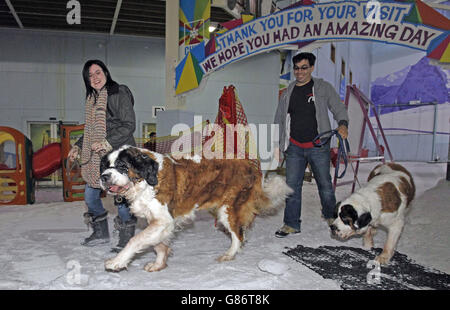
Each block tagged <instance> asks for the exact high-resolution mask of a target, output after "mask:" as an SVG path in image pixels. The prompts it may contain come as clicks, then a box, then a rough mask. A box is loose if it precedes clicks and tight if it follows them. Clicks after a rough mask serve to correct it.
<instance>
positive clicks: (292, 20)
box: [175, 1, 450, 94]
mask: <svg viewBox="0 0 450 310" xmlns="http://www.w3.org/2000/svg"><path fill="white" fill-rule="evenodd" d="M374 2H375V4H377V5H373V3H374ZM418 2H420V1H418ZM423 5H424V4H423V3H421V2H420V5H419V4H417V3H415V2H412V3H411V2H381V3H380V2H376V1H370V2H353V1H342V2H331V3H319V4H313V5H307V6H299V7H294V8H291V9H287V10H283V11H279V12H276V13H274V14H271V15H267V16H264V17H261V18H258V19H255V20H251V21H249V22H247V23H244V24H242V25H240V26H238V27H236V28H233V29H231V30H229V31H227V32H225V33H223V34H220V35H218V36H216V37H214V38H213V39H211V41H212V40H214V42H213V43H214V50H213V51H211V49H210V48H208V49H205V46H206V45H205V42H202V44H199V45H198V46H197V47H196V48H194V49H193V50H191V51H190V53H188V54H187V55H186V57H185V58H184V59H183V60H182V61H181V62H180V63H179V65H178V66H177V68H176V86H175V87H176V90H175V91H176V94H180V93H183V92H186V91H189V90H192V89H194V88H196V87H198V84H199V83H200V82H201V79H202V78H203V76H204V75H208V74H211V73H212V72H214V71H216V70H218V69H220V68H223V67H225V66H226V65H228V64H230V63H233V62H235V61H237V60H240V59H244V58H246V57H249V56H252V55H256V54H259V53H262V52H265V51H269V50H273V49H278V48H283V47H285V46H288V45H292V44H295V43H299V42H305V41H315V40H338V39H347V40H370V41H378V42H385V43H390V44H397V45H402V46H406V47H410V48H414V49H418V50H421V51H427V52H428V54H430V53H432V52H433V51H434V50H435V49H436V48H438V47H440V48H441V49H442V44H445V42H447V45H448V36H449V33H450V31H449V30H450V22H449V20H448V19H447V18H446V17H444V16H443V15H441V14H440V13H438V12H437V11H435V10H433V9H431V8H430V9H431V11H429V10H424V9H422V10H420V7H423ZM427 8H429V7H427ZM430 24H431V26H430ZM208 46H211V44H210V42H208ZM445 48H447V46H445ZM205 50H206V52H205ZM444 50H445V49H444ZM442 54H443V53H441V55H442ZM444 54H445V53H444ZM446 58H449V57H446ZM446 58H444V59H440V61H446V62H450V59H446ZM193 79H195V81H193Z"/></svg>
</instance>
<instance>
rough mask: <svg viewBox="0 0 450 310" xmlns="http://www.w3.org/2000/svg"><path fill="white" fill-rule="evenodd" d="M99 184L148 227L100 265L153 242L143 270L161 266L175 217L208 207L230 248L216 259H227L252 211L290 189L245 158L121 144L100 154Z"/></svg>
mask: <svg viewBox="0 0 450 310" xmlns="http://www.w3.org/2000/svg"><path fill="white" fill-rule="evenodd" d="M101 186H102V188H103V189H105V190H108V192H109V193H111V194H119V195H121V196H123V197H125V198H126V199H127V201H128V202H129V205H130V210H131V212H132V213H133V214H135V215H136V216H139V217H143V218H145V219H146V220H147V222H148V226H147V228H146V229H144V230H143V231H141V232H140V233H139V234H137V235H136V236H134V237H133V238H132V239H130V241H129V242H128V244H127V245H126V247H125V248H124V249H123V250H122V251H121V252H120V253H119V254H118V255H117V256H116V257H114V258H112V259H110V260H107V261H106V262H105V269H106V270H109V271H119V270H121V269H123V268H126V267H127V265H128V264H129V262H130V261H131V259H132V258H133V256H134V255H135V254H136V253H139V252H141V251H143V250H144V249H146V248H148V247H150V246H153V247H154V250H155V251H156V261H155V262H153V263H149V264H147V265H146V266H145V270H147V271H158V270H161V269H163V268H165V267H166V261H167V257H168V254H169V252H170V249H169V240H170V238H171V237H172V235H173V232H174V230H175V228H176V226H177V224H178V223H179V222H183V221H184V220H186V219H192V218H193V216H194V213H195V211H196V210H200V209H208V210H209V211H210V212H211V213H212V214H213V215H214V216H215V217H216V219H217V220H218V221H219V222H220V223H221V224H223V226H224V227H225V229H226V230H227V231H228V232H229V233H230V235H231V240H232V241H231V247H230V248H229V249H228V251H226V252H225V254H224V255H222V256H221V257H219V258H218V260H219V261H228V260H232V259H233V258H234V257H235V255H236V253H237V251H238V250H239V249H240V247H241V245H242V242H243V241H244V232H245V230H246V229H247V228H249V227H250V225H251V223H252V222H253V220H254V218H255V216H256V215H258V214H263V213H265V212H267V211H269V210H273V209H274V208H275V207H277V206H279V205H282V204H283V202H284V199H285V198H286V196H287V195H288V194H290V193H291V191H292V190H291V189H290V188H289V187H288V186H287V184H286V183H285V181H284V180H283V179H281V178H280V177H275V178H271V179H270V180H266V181H265V182H264V183H263V181H262V176H261V174H260V173H259V171H258V169H256V167H255V166H254V165H253V164H252V163H251V162H250V161H248V160H239V159H232V160H225V159H210V160H208V159H204V158H200V157H199V156H197V157H191V158H183V159H178V160H175V159H174V158H172V157H170V156H167V155H164V156H163V155H162V154H159V153H155V152H151V151H148V150H146V149H141V148H136V147H131V146H124V147H122V148H120V149H118V150H116V151H113V152H111V153H109V154H107V155H105V156H104V157H103V158H102V163H101Z"/></svg>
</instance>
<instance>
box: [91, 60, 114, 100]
mask: <svg viewBox="0 0 450 310" xmlns="http://www.w3.org/2000/svg"><path fill="white" fill-rule="evenodd" d="M92 65H97V66H99V67H100V68H102V70H103V73H105V76H106V84H105V86H106V88H110V87H111V86H113V85H114V84H117V83H116V82H114V80H113V79H112V78H111V74H110V73H109V70H108V68H107V67H106V65H105V64H104V63H103V61H101V60H98V59H93V60H88V61H87V62H86V63H85V64H84V67H83V80H84V85H85V86H86V98H88V97H89V96H90V95H92V94H94V93H95V92H96V90H95V89H94V88H93V87H92V86H91V80H90V79H89V68H90V67H91V66H92Z"/></svg>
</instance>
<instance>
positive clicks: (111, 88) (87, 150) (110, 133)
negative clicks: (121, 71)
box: [68, 60, 136, 252]
mask: <svg viewBox="0 0 450 310" xmlns="http://www.w3.org/2000/svg"><path fill="white" fill-rule="evenodd" d="M83 80H84V84H85V86H86V109H85V115H86V120H85V127H84V134H83V136H82V137H81V138H80V139H79V140H78V141H77V142H76V143H75V145H74V146H73V148H72V149H71V150H70V152H69V155H68V158H69V161H74V160H76V159H77V158H78V159H79V160H80V165H81V175H82V177H83V179H84V180H85V181H86V188H85V192H84V200H85V202H86V205H87V207H88V212H87V213H85V214H84V217H85V220H86V221H87V223H88V224H89V225H91V226H92V229H93V231H94V232H93V233H92V235H91V236H89V237H88V238H86V239H85V240H84V241H83V242H82V243H81V244H82V245H85V246H94V245H98V244H104V243H108V242H109V230H108V220H107V214H108V212H107V211H106V210H105V209H104V208H103V204H102V201H101V198H100V195H101V189H100V184H99V180H100V159H101V157H102V156H103V155H104V154H106V153H107V152H109V151H111V150H113V149H117V148H119V147H121V146H122V145H125V144H128V145H136V142H135V140H134V137H133V133H134V130H135V128H136V117H135V113H134V110H133V105H134V99H133V95H132V94H131V91H130V90H129V89H128V87H127V86H125V85H119V84H117V83H116V82H115V81H113V79H112V78H111V74H110V73H109V70H108V68H107V67H106V66H105V64H104V63H103V62H102V61H100V60H89V61H87V62H86V63H85V65H84V68H83ZM114 204H115V205H117V207H118V213H119V215H118V216H117V217H116V218H115V219H114V223H115V225H114V227H115V228H116V229H117V230H118V231H119V243H118V245H117V246H116V247H115V248H113V249H112V250H113V251H114V252H119V251H120V250H121V249H122V248H123V247H125V245H126V244H127V242H128V240H129V239H130V238H131V237H133V236H134V230H135V226H136V218H135V217H134V216H132V214H131V213H130V210H129V208H128V205H127V203H126V202H125V201H121V199H120V198H118V197H115V199H114Z"/></svg>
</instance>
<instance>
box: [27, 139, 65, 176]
mask: <svg viewBox="0 0 450 310" xmlns="http://www.w3.org/2000/svg"><path fill="white" fill-rule="evenodd" d="M60 167H61V143H58V142H55V143H50V144H47V145H46V146H44V147H43V148H41V149H39V150H37V151H36V152H35V153H33V177H34V178H35V179H41V178H43V177H46V176H48V175H50V174H52V173H53V172H55V171H56V170H58V169H59V168H60Z"/></svg>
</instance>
